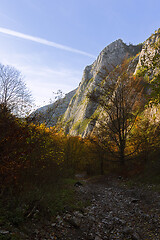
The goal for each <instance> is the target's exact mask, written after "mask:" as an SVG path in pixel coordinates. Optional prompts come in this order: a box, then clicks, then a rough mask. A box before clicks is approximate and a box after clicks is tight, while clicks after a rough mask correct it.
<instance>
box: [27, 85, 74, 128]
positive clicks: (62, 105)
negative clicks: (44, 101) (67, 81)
mask: <svg viewBox="0 0 160 240" xmlns="http://www.w3.org/2000/svg"><path fill="white" fill-rule="evenodd" d="M76 90H77V89H75V90H73V91H71V92H69V93H67V94H66V95H65V97H64V98H61V99H59V100H57V101H56V102H54V103H52V104H48V105H45V106H44V107H41V108H39V109H37V110H36V111H35V112H34V113H32V118H34V121H38V122H40V123H43V122H44V123H45V124H46V125H47V126H54V125H56V123H57V120H58V119H59V118H60V117H61V116H62V115H63V114H64V113H65V111H66V110H67V108H68V105H69V102H70V100H71V99H72V97H73V96H74V94H75V92H76Z"/></svg>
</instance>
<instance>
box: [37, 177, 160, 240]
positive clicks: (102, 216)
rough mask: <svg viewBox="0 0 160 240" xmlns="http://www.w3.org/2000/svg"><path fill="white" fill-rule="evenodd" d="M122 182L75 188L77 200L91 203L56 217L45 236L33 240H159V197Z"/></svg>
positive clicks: (105, 180)
mask: <svg viewBox="0 0 160 240" xmlns="http://www.w3.org/2000/svg"><path fill="white" fill-rule="evenodd" d="M122 183H123V182H122V180H115V179H111V178H103V179H99V180H96V181H87V182H86V184H83V186H80V187H77V188H76V192H77V196H78V198H81V199H83V200H86V199H89V200H90V201H91V204H90V205H89V206H88V207H86V208H83V209H81V210H79V211H75V212H72V213H71V212H67V211H66V213H65V214H64V215H63V216H57V219H56V222H54V223H52V224H51V226H49V229H50V230H49V231H48V235H47V236H42V235H41V237H40V235H39V234H37V237H36V236H35V238H34V239H43V240H44V239H46V240H48V239H61V240H78V239H81V240H82V239H84V240H87V239H90V240H105V239H106V240H115V239H116V240H130V239H132V240H141V239H143V240H150V239H154V240H160V195H159V194H158V193H153V192H151V191H150V190H149V189H147V190H144V189H139V188H137V187H134V188H130V189H128V188H127V187H125V186H124V184H122ZM46 230H47V229H46ZM51 230H52V231H51ZM38 235H39V236H38Z"/></svg>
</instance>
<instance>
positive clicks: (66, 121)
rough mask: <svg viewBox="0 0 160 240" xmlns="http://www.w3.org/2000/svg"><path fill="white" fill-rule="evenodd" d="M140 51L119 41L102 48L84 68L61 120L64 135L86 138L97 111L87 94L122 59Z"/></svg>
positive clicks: (92, 125)
mask: <svg viewBox="0 0 160 240" xmlns="http://www.w3.org/2000/svg"><path fill="white" fill-rule="evenodd" d="M140 50H141V45H138V46H133V45H129V46H127V45H126V44H125V43H123V41H122V40H121V39H119V40H116V41H115V42H113V43H111V44H110V45H109V46H107V47H106V48H104V49H103V50H102V52H101V53H100V54H99V56H98V58H97V60H96V61H95V62H94V63H93V64H92V65H90V66H87V67H86V68H85V70H84V73H83V77H82V81H81V82H80V84H79V87H78V89H77V91H76V93H75V95H74V96H73V97H72V99H71V101H70V104H69V106H68V108H67V110H66V112H65V114H64V116H63V119H62V120H61V122H62V126H64V127H65V131H66V133H69V134H71V135H81V136H86V135H87V134H88V132H90V131H91V130H92V128H93V127H94V124H95V122H96V118H97V117H98V114H99V111H98V109H97V107H98V106H97V105H96V104H95V103H92V102H89V100H88V98H87V93H88V92H89V91H92V89H93V88H95V86H96V84H97V83H98V82H100V81H101V80H102V79H104V77H106V75H107V74H108V73H109V72H110V71H111V70H112V69H113V68H114V67H115V66H117V65H118V64H120V63H121V62H122V61H123V59H124V58H126V57H131V56H135V55H136V54H137V53H138V52H140ZM137 60H138V59H137ZM134 65H135V64H134ZM136 65H137V61H136ZM136 65H135V66H136Z"/></svg>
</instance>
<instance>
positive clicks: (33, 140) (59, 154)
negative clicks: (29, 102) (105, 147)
mask: <svg viewBox="0 0 160 240" xmlns="http://www.w3.org/2000/svg"><path fill="white" fill-rule="evenodd" d="M0 111H1V113H0V132H1V136H0V183H1V186H0V187H1V188H0V189H1V191H3V190H4V189H7V188H9V187H11V186H14V187H16V191H17V190H18V189H23V187H24V185H26V184H27V185H33V184H36V185H43V184H53V185H54V184H56V182H57V181H58V179H59V178H61V177H68V176H69V175H70V176H73V174H74V173H75V172H79V171H86V172H87V173H88V174H93V173H99V171H100V165H99V162H98V161H97V159H98V158H97V156H98V152H97V149H96V148H97V145H96V144H95V141H91V140H90V139H82V138H80V137H72V136H65V135H64V133H63V131H62V130H58V131H57V130H56V128H55V127H50V128H48V127H46V126H45V124H38V125H35V124H33V123H27V121H25V120H23V121H22V120H20V119H18V118H16V117H15V116H13V115H12V114H11V113H10V112H9V111H8V110H7V109H6V108H4V107H3V106H2V105H1V109H0Z"/></svg>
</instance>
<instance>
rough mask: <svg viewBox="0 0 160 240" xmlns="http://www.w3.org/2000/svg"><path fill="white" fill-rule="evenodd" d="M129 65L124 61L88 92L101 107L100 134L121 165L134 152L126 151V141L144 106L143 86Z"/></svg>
mask: <svg viewBox="0 0 160 240" xmlns="http://www.w3.org/2000/svg"><path fill="white" fill-rule="evenodd" d="M128 67H129V60H125V61H124V62H123V63H122V64H121V65H120V66H117V67H116V68H115V69H114V70H113V71H112V72H111V73H110V74H109V75H108V76H107V77H106V78H105V79H104V81H102V82H101V83H100V84H98V86H97V87H96V88H95V89H94V91H92V92H91V93H90V94H89V98H90V100H91V101H94V102H96V103H98V104H99V106H100V108H101V116H100V118H99V120H98V123H97V134H98V135H99V136H100V135H101V138H102V139H103V142H106V145H107V147H108V149H109V151H110V152H111V153H112V154H114V155H115V156H116V157H118V158H119V161H120V163H121V165H124V164H125V159H126V157H127V155H130V154H131V152H130V153H126V146H127V145H126V144H127V140H128V139H129V135H130V134H131V131H132V128H133V126H134V124H135V121H136V118H137V115H138V114H139V113H140V111H141V106H142V105H143V104H142V99H143V98H142V93H143V89H144V85H143V83H142V80H141V79H140V78H138V79H136V78H135V77H134V76H133V75H131V73H130V71H129V70H128ZM104 140H105V141H104Z"/></svg>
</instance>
